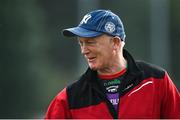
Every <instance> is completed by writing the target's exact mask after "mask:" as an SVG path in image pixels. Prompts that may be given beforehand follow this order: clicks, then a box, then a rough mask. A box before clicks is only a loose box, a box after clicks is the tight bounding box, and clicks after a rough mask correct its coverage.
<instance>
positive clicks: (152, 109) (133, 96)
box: [45, 10, 180, 119]
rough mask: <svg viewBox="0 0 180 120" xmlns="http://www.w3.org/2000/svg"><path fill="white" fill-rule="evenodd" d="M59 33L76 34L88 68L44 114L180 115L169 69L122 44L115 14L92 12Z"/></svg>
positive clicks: (176, 94)
mask: <svg viewBox="0 0 180 120" xmlns="http://www.w3.org/2000/svg"><path fill="white" fill-rule="evenodd" d="M63 35H64V36H69V37H72V36H77V37H78V41H79V44H80V47H81V52H82V54H83V55H84V57H85V58H86V60H87V62H88V65H89V68H88V70H87V71H86V72H85V73H84V74H83V75H82V76H81V77H80V79H79V80H78V81H75V82H74V83H72V84H71V85H69V86H67V87H65V88H64V89H63V90H62V91H61V92H60V93H59V94H58V95H57V96H56V97H55V98H54V100H53V101H52V103H51V104H50V106H49V108H48V111H47V113H46V116H45V118H46V119H50V118H73V119H76V118H77V119H81V118H84V119H85V118H88V119H93V118H96V119H100V118H103V119H109V118H110V119H119V118H157V119H158V118H180V95H179V92H178V90H177V88H176V87H175V85H174V84H173V82H172V81H171V79H170V77H169V76H168V73H167V72H166V71H165V70H163V69H161V68H159V67H156V66H154V65H151V64H148V63H146V62H142V61H135V60H134V59H133V58H132V56H131V55H130V53H129V52H128V51H127V50H125V49H124V45H125V32H124V27H123V24H122V21H121V20H120V18H119V17H118V16H117V15H116V14H114V13H112V12H111V11H108V10H95V11H92V12H90V13H88V14H86V15H85V16H84V18H83V19H82V21H81V22H80V24H79V25H78V26H77V27H74V28H69V29H65V30H63Z"/></svg>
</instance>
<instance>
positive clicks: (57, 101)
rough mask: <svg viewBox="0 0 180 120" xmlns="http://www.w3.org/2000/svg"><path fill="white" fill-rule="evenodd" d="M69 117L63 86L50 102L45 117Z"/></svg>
mask: <svg viewBox="0 0 180 120" xmlns="http://www.w3.org/2000/svg"><path fill="white" fill-rule="evenodd" d="M65 118H71V117H70V112H69V109H68V100H67V94H66V88H64V89H63V90H62V91H61V92H60V93H59V94H58V95H57V96H56V97H55V98H54V100H53V101H52V102H51V104H50V105H49V107H48V110H47V112H46V115H45V119H65Z"/></svg>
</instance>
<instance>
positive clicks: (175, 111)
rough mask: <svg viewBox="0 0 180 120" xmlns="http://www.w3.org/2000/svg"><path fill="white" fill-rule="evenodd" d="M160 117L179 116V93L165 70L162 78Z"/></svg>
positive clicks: (170, 117) (176, 117)
mask: <svg viewBox="0 0 180 120" xmlns="http://www.w3.org/2000/svg"><path fill="white" fill-rule="evenodd" d="M162 87H163V88H164V89H162V90H163V91H162V92H163V96H162V101H163V102H162V104H161V105H162V106H161V117H162V118H166V119H168V118H169V119H173V118H175V119H178V118H180V94H179V92H178V90H177V88H176V86H175V85H174V83H173V82H172V80H171V79H170V77H169V75H168V74H167V72H166V73H165V77H164V80H163V86H162Z"/></svg>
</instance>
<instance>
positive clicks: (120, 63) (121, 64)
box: [98, 56, 127, 75]
mask: <svg viewBox="0 0 180 120" xmlns="http://www.w3.org/2000/svg"><path fill="white" fill-rule="evenodd" d="M126 66H127V61H126V60H125V58H124V57H123V56H122V57H121V59H117V60H116V61H114V62H112V64H111V65H109V66H108V67H104V68H103V69H99V70H98V74H101V75H112V74H116V73H118V72H120V71H121V70H123V69H125V68H126Z"/></svg>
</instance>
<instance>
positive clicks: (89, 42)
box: [87, 41, 96, 44]
mask: <svg viewBox="0 0 180 120" xmlns="http://www.w3.org/2000/svg"><path fill="white" fill-rule="evenodd" d="M87 43H88V44H95V43H96V42H95V41H88V42H87Z"/></svg>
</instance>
